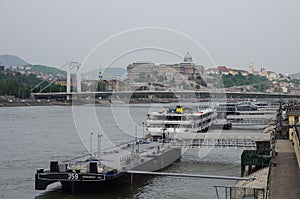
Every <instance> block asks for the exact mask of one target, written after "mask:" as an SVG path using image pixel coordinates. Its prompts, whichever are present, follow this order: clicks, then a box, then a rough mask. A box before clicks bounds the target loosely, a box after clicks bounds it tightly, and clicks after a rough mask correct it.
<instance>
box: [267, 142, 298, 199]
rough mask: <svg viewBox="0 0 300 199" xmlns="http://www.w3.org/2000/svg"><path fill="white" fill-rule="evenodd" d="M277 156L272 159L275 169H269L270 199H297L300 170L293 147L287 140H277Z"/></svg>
mask: <svg viewBox="0 0 300 199" xmlns="http://www.w3.org/2000/svg"><path fill="white" fill-rule="evenodd" d="M275 150H276V151H277V152H278V156H275V157H274V158H272V162H276V163H277V164H276V167H273V166H272V168H271V176H270V186H269V187H270V199H285V198H288V199H299V198H300V186H299V183H300V170H299V167H298V164H297V160H296V155H295V152H294V149H293V145H292V143H291V141H289V140H277V142H276V146H275Z"/></svg>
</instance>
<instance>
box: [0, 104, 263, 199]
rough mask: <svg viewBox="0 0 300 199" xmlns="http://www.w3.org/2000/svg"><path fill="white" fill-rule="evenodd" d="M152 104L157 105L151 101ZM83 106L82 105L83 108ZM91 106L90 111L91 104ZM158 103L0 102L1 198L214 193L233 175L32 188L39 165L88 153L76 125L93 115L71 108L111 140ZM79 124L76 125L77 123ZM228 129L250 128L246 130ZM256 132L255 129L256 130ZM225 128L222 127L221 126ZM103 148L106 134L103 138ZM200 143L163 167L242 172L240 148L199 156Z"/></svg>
mask: <svg viewBox="0 0 300 199" xmlns="http://www.w3.org/2000/svg"><path fill="white" fill-rule="evenodd" d="M154 106H156V107H154ZM85 107H86V109H85ZM91 108H92V109H93V110H95V115H93V114H92V113H91V112H90V111H89V110H91ZM160 108H162V107H159V105H149V104H138V105H130V106H128V105H119V106H114V107H113V108H111V107H110V106H96V107H93V106H81V107H77V108H76V107H75V109H74V107H73V108H72V107H71V106H49V107H2V108H0V124H1V125H0V136H1V137H0V198H24V199H27V198H53V199H54V198H55V199H59V198H64V199H67V198H72V199H74V198H82V199H87V198H107V199H109V198H120V199H122V198H205V199H207V198H216V192H215V189H214V187H213V186H216V185H222V186H232V185H234V184H235V181H226V180H211V179H195V178H177V177H162V176H155V177H147V178H145V179H144V180H143V181H140V182H138V183H136V184H133V186H130V185H128V186H124V187H122V188H120V189H115V190H112V191H103V192H102V193H97V194H88V193H85V194H79V195H75V196H72V195H68V194H64V193H60V189H59V184H53V185H51V186H50V187H49V188H48V189H47V190H46V191H36V190H35V189H34V173H35V171H36V169H37V168H44V167H49V161H50V160H59V161H61V160H65V159H70V158H73V157H77V156H80V155H82V154H86V153H88V150H87V148H88V147H84V144H82V143H83V142H82V141H81V140H82V139H80V135H79V134H80V133H78V131H77V129H85V128H83V127H84V125H89V122H93V119H91V120H82V119H81V121H80V122H78V121H76V120H74V117H73V115H74V112H76V114H78V113H80V114H81V117H82V118H89V117H91V114H92V115H93V116H92V117H95V118H96V119H97V120H98V122H99V127H100V128H101V129H102V130H103V132H104V133H105V135H106V136H107V137H108V138H109V140H110V141H112V143H114V144H118V143H121V142H123V141H126V140H132V139H133V136H134V135H135V134H136V133H135V129H138V136H141V135H142V129H143V128H142V127H143V125H142V122H144V121H145V119H146V115H147V113H148V112H149V111H153V110H157V109H160ZM76 127H77V129H76ZM230 132H236V133H237V134H239V133H251V132H253V131H250V130H235V129H232V130H230ZM255 132H257V131H255ZM224 133H226V132H224ZM102 147H103V148H105V140H104V141H103V146H102ZM197 150H198V149H193V150H190V151H187V152H186V153H185V154H184V155H183V156H182V158H181V160H179V161H177V162H175V163H174V164H172V165H171V166H170V167H168V168H166V169H165V171H166V172H177V173H179V172H183V173H197V174H208V175H230V176H239V175H240V154H241V152H242V151H241V150H240V149H213V150H211V151H210V152H209V153H207V155H205V156H201V157H200V156H199V155H198V154H199V151H197Z"/></svg>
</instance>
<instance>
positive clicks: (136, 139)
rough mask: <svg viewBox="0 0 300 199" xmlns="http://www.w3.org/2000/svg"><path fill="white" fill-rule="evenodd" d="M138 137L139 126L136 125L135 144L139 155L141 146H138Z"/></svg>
mask: <svg viewBox="0 0 300 199" xmlns="http://www.w3.org/2000/svg"><path fill="white" fill-rule="evenodd" d="M137 136H138V135H137V125H135V144H137V147H138V148H137V151H136V152H137V153H139V152H140V146H139V144H138V137H137Z"/></svg>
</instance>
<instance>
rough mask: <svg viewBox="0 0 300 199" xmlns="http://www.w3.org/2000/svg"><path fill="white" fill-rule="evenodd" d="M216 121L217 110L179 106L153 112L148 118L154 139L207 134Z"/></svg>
mask: <svg viewBox="0 0 300 199" xmlns="http://www.w3.org/2000/svg"><path fill="white" fill-rule="evenodd" d="M215 119H216V111H215V109H211V108H206V109H204V110H199V109H198V108H190V107H182V106H177V107H176V108H169V109H167V110H163V111H159V112H152V113H150V114H148V116H147V129H146V130H147V131H148V133H150V134H151V136H152V137H163V136H167V135H171V134H175V133H183V132H186V133H198V132H205V131H207V130H208V128H209V127H210V126H211V125H212V122H213V121H214V120H215Z"/></svg>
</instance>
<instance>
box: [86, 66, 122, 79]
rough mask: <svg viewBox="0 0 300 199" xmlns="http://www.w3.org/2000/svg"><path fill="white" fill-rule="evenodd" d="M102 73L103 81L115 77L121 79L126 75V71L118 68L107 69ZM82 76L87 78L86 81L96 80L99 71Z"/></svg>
mask: <svg viewBox="0 0 300 199" xmlns="http://www.w3.org/2000/svg"><path fill="white" fill-rule="evenodd" d="M102 72H103V79H105V80H109V79H111V78H112V77H116V76H118V77H120V78H122V77H123V76H124V75H125V74H126V69H124V68H119V67H111V68H107V69H106V70H105V71H102ZM82 75H83V77H85V78H88V79H98V75H99V71H98V70H92V71H89V72H86V73H84V74H82Z"/></svg>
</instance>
